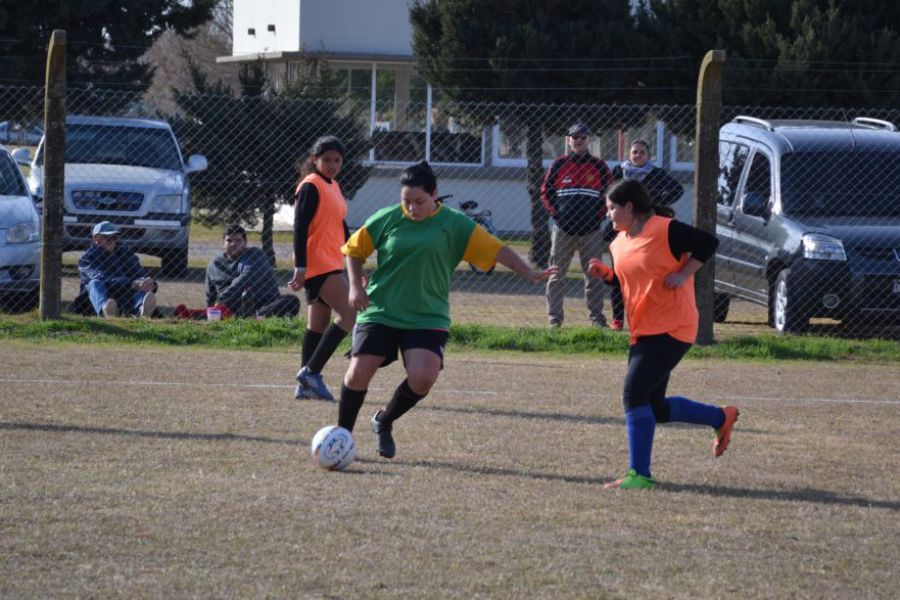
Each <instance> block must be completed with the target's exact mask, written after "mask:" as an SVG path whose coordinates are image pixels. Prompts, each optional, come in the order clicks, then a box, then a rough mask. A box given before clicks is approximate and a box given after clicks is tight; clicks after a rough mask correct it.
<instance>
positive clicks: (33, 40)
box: [0, 0, 217, 89]
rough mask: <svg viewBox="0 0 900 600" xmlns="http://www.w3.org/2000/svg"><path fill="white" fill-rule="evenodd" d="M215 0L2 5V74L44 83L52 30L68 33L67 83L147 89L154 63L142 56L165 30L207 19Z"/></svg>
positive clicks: (49, 0)
mask: <svg viewBox="0 0 900 600" xmlns="http://www.w3.org/2000/svg"><path fill="white" fill-rule="evenodd" d="M216 4H217V0H193V1H191V2H184V1H182V0H93V1H91V2H67V1H63V0H29V1H28V2H4V3H3V5H2V7H0V56H4V57H5V59H4V61H3V77H4V79H6V80H7V81H18V82H21V83H24V84H29V85H43V83H44V63H45V55H46V51H45V49H46V46H47V43H48V42H49V41H50V35H51V34H52V33H53V30H54V29H65V30H66V34H67V42H68V44H67V48H66V59H67V60H66V62H67V64H66V71H67V79H68V83H69V85H83V86H99V87H103V86H105V85H120V86H121V85H122V84H127V85H128V86H132V87H135V88H139V89H144V88H145V87H146V86H147V84H148V83H149V81H150V79H151V77H150V75H151V74H152V73H151V71H152V69H151V67H150V66H149V65H148V64H146V63H144V62H141V61H140V60H139V59H140V58H141V56H142V55H143V54H144V52H146V50H147V48H149V47H150V45H151V44H152V43H153V41H154V40H155V39H156V38H157V37H159V36H160V35H161V34H162V33H163V32H165V31H167V30H169V29H171V30H174V31H176V32H179V33H185V32H187V31H189V30H190V29H192V28H194V27H197V26H198V25H200V24H201V23H204V22H206V21H207V20H209V18H210V15H211V14H212V11H213V8H214V7H215V5H216Z"/></svg>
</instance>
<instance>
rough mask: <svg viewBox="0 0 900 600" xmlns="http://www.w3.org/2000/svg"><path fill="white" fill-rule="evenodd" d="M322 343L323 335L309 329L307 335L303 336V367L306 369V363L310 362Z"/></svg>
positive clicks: (301, 348)
mask: <svg viewBox="0 0 900 600" xmlns="http://www.w3.org/2000/svg"><path fill="white" fill-rule="evenodd" d="M320 341H322V334H321V333H319V332H318V331H313V330H312V329H307V330H306V333H304V334H303V345H302V346H301V347H300V366H301V367H305V366H306V363H308V362H309V359H310V358H311V357H312V355H313V352H315V351H316V347H317V346H318V345H319V342H320Z"/></svg>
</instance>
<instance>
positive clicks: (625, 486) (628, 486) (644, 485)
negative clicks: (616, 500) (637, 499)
mask: <svg viewBox="0 0 900 600" xmlns="http://www.w3.org/2000/svg"><path fill="white" fill-rule="evenodd" d="M603 487H604V488H606V489H608V490H614V489H619V490H652V489H653V488H654V487H656V481H655V480H654V479H653V478H652V477H644V476H643V475H638V474H637V472H636V471H635V470H634V469H628V473H626V474H625V477H623V478H622V479H616V480H615V481H613V482H610V483H607V484H606V485H604V486H603Z"/></svg>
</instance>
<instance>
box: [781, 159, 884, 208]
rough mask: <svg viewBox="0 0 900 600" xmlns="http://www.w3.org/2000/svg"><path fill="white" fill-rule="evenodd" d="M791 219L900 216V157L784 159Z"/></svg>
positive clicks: (784, 191)
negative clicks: (794, 216)
mask: <svg viewBox="0 0 900 600" xmlns="http://www.w3.org/2000/svg"><path fill="white" fill-rule="evenodd" d="M781 203H782V209H783V210H784V212H785V213H786V214H789V215H797V216H800V215H803V216H811V217H863V216H892V217H900V152H848V151H840V152H795V153H791V154H786V155H784V156H783V157H782V159H781Z"/></svg>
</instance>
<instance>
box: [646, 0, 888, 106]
mask: <svg viewBox="0 0 900 600" xmlns="http://www.w3.org/2000/svg"><path fill="white" fill-rule="evenodd" d="M639 21H640V28H641V30H642V31H643V32H644V33H645V36H646V39H647V40H648V50H649V51H651V52H653V53H654V54H656V55H659V56H667V55H668V56H684V55H686V56H688V57H693V58H694V60H693V61H691V62H690V63H684V64H683V66H681V67H680V68H676V69H673V70H671V71H666V72H658V73H655V74H651V77H652V79H651V80H649V83H650V84H651V87H652V86H653V85H660V86H663V85H668V86H671V87H673V88H675V89H676V90H682V91H681V92H677V94H678V95H676V96H675V97H674V98H673V99H672V100H670V101H676V102H690V101H692V100H693V98H694V92H693V88H694V86H695V85H696V80H697V62H696V61H699V59H700V58H701V57H702V56H703V55H704V54H705V53H706V52H707V51H708V50H710V49H713V48H717V49H724V50H725V51H726V52H727V55H728V62H727V63H726V68H725V72H724V77H725V79H724V84H723V96H724V98H723V100H724V103H725V104H745V105H746V104H754V105H770V106H791V105H797V104H798V103H802V104H803V105H804V106H809V105H818V106H865V107H877V106H886V107H887V106H896V105H897V103H898V99H900V70H898V69H897V68H896V67H895V65H896V64H897V63H898V61H900V31H898V29H897V24H898V23H900V4H897V3H896V2H882V1H879V0H864V1H860V2H835V1H834V0H792V1H790V2H785V1H784V0H752V1H751V0H649V1H648V2H647V3H646V4H645V5H644V8H643V10H641V11H640V12H639Z"/></svg>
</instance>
